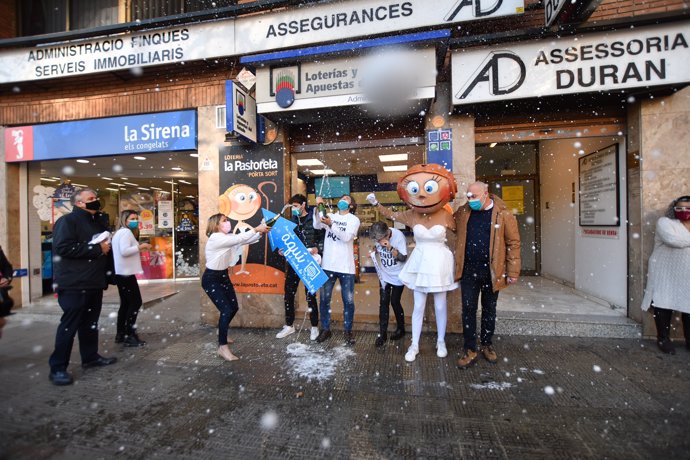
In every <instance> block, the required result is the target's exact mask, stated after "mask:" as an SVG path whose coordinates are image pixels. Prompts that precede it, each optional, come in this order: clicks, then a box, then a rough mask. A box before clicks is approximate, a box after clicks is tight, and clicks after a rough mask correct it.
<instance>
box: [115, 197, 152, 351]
mask: <svg viewBox="0 0 690 460" xmlns="http://www.w3.org/2000/svg"><path fill="white" fill-rule="evenodd" d="M138 237H139V213H137V212H136V211H133V210H126V211H122V213H121V214H120V229H119V230H118V231H117V232H115V235H114V236H113V240H112V248H113V259H114V261H115V284H116V285H117V292H118V293H119V294H120V309H119V310H118V312H117V333H116V334H115V343H122V344H124V346H126V347H141V346H144V345H146V342H144V341H143V340H141V339H140V338H139V335H138V334H137V331H136V328H135V327H134V323H135V322H136V321H137V315H138V314H139V309H140V308H141V305H142V300H141V291H140V290H139V283H138V282H137V276H136V275H138V274H140V273H143V272H144V270H143V269H142V268H141V257H140V254H139V253H140V252H141V251H148V250H149V249H151V245H150V244H148V243H139V241H138Z"/></svg>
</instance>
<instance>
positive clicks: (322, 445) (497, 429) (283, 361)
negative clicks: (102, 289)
mask: <svg viewBox="0 0 690 460" xmlns="http://www.w3.org/2000/svg"><path fill="white" fill-rule="evenodd" d="M199 295H200V293H199V290H198V288H194V289H192V288H189V289H184V290H182V291H181V292H179V293H178V294H176V295H173V296H171V297H167V298H165V299H163V300H161V301H158V302H150V303H149V305H148V306H147V308H146V309H145V310H143V311H142V312H141V314H140V318H139V325H140V329H139V330H140V336H141V337H142V338H143V339H145V340H147V341H148V344H147V345H146V346H145V347H143V348H137V349H132V348H123V347H121V346H119V345H115V344H114V343H113V338H114V327H115V325H114V322H115V315H114V312H113V311H108V310H105V311H104V313H103V315H102V320H101V323H100V327H101V334H100V339H101V353H102V354H103V355H107V356H116V357H118V359H119V361H118V362H117V363H116V364H114V365H112V366H108V367H104V368H100V369H89V370H82V369H81V367H80V366H79V364H80V363H79V355H78V348H77V344H75V348H74V353H73V360H72V364H71V365H70V369H69V370H70V371H71V372H72V373H73V375H74V377H75V380H76V381H75V384H74V385H71V386H68V387H55V386H53V385H52V384H51V383H50V382H49V381H48V364H47V361H48V356H49V354H50V353H51V352H52V345H53V340H54V335H55V328H56V325H57V319H58V315H57V312H56V314H54V315H50V314H44V315H37V314H23V313H22V312H21V311H20V313H18V314H16V315H13V316H11V317H10V318H9V322H8V325H7V326H6V327H5V330H4V335H3V338H2V339H0V388H1V389H2V392H3V395H2V398H1V401H2V402H0V414H2V415H1V417H0V458H1V459H32V460H36V459H89V460H91V459H101V458H103V459H109V458H133V459H149V458H162V459H194V460H200V459H219V458H229V459H236V458H238V459H245V460H247V459H255V458H256V459H258V458H268V459H272V458H276V459H301V458H338V459H340V458H352V459H369V458H371V459H398V458H425V459H431V458H452V459H462V458H483V459H492V458H502V459H503V458H509V459H512V458H520V459H530V458H534V459H570V458H572V459H590V458H591V459H602V458H613V459H618V458H620V459H652V458H653V459H662V458H663V459H687V458H690V436H688V427H689V426H690V351H689V350H687V349H686V348H685V347H684V346H683V344H681V343H679V344H677V353H676V355H674V356H670V355H662V354H661V353H660V352H659V351H658V350H657V349H656V346H655V344H654V342H653V341H650V340H644V339H641V338H629V339H603V338H574V337H566V338H563V337H542V336H534V335H530V336H520V335H499V336H496V337H495V340H494V345H495V347H496V350H497V352H498V353H499V363H498V364H495V365H492V364H490V363H488V362H487V361H483V360H482V361H480V362H479V363H478V364H477V365H476V366H474V367H472V368H470V369H468V370H460V369H458V368H457V367H456V365H455V361H456V359H457V358H458V357H459V352H460V348H461V344H462V336H461V335H458V334H451V335H449V336H448V337H447V340H446V343H447V346H448V350H449V356H448V357H447V358H444V359H441V358H438V357H436V354H435V351H434V344H435V335H434V334H432V333H429V332H428V331H426V330H425V331H424V333H423V336H422V343H421V353H420V355H419V356H418V358H417V360H416V361H415V362H414V363H406V362H405V361H404V358H403V356H404V354H405V351H406V348H407V345H408V344H409V335H408V336H407V337H406V338H405V341H404V343H396V342H388V343H387V344H386V345H385V346H384V347H382V348H380V349H379V348H375V347H374V340H375V339H376V334H375V333H372V332H357V333H356V336H355V337H356V339H357V343H356V345H355V346H354V347H346V346H344V345H343V341H342V333H340V332H338V331H334V332H335V333H334V336H333V338H332V339H330V340H329V341H328V342H326V343H324V344H315V343H311V342H310V341H309V337H308V327H305V330H304V331H302V332H301V333H299V334H294V335H291V336H289V337H288V338H286V339H282V340H279V339H276V338H275V333H276V332H277V330H258V329H231V337H232V338H233V339H234V340H235V341H236V343H235V344H234V345H232V350H233V352H234V353H235V354H237V355H239V356H240V357H241V359H240V360H239V361H236V362H233V363H228V362H225V361H223V360H222V359H220V358H219V357H218V356H217V355H216V331H215V329H214V328H211V327H208V326H204V325H202V324H201V322H200V321H199V308H198V304H199V298H200V297H199ZM296 325H297V326H298V327H299V326H302V325H303V323H302V318H299V319H298V321H297V322H296ZM306 326H308V323H307V324H306ZM339 326H340V325H335V328H337V327H339ZM335 328H334V329H335Z"/></svg>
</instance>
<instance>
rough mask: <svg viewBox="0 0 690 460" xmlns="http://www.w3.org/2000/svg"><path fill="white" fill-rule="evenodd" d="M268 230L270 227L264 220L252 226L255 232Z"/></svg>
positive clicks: (266, 231)
mask: <svg viewBox="0 0 690 460" xmlns="http://www.w3.org/2000/svg"><path fill="white" fill-rule="evenodd" d="M269 230H271V228H270V227H269V226H268V225H266V222H264V221H261V223H260V224H259V225H257V226H256V227H254V231H255V232H257V233H268V231H269Z"/></svg>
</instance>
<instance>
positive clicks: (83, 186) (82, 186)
mask: <svg viewBox="0 0 690 460" xmlns="http://www.w3.org/2000/svg"><path fill="white" fill-rule="evenodd" d="M72 185H74V186H75V187H81V188H86V187H88V185H84V184H75V183H74V182H72Z"/></svg>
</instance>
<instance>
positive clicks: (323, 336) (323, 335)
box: [316, 329, 333, 343]
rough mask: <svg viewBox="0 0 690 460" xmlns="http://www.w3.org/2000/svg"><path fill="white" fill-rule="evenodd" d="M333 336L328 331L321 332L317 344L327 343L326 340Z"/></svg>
mask: <svg viewBox="0 0 690 460" xmlns="http://www.w3.org/2000/svg"><path fill="white" fill-rule="evenodd" d="M331 335H333V334H331V331H329V330H328V329H324V330H322V331H321V332H319V335H318V337H316V343H321V342H325V341H326V340H328V339H330V338H331Z"/></svg>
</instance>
